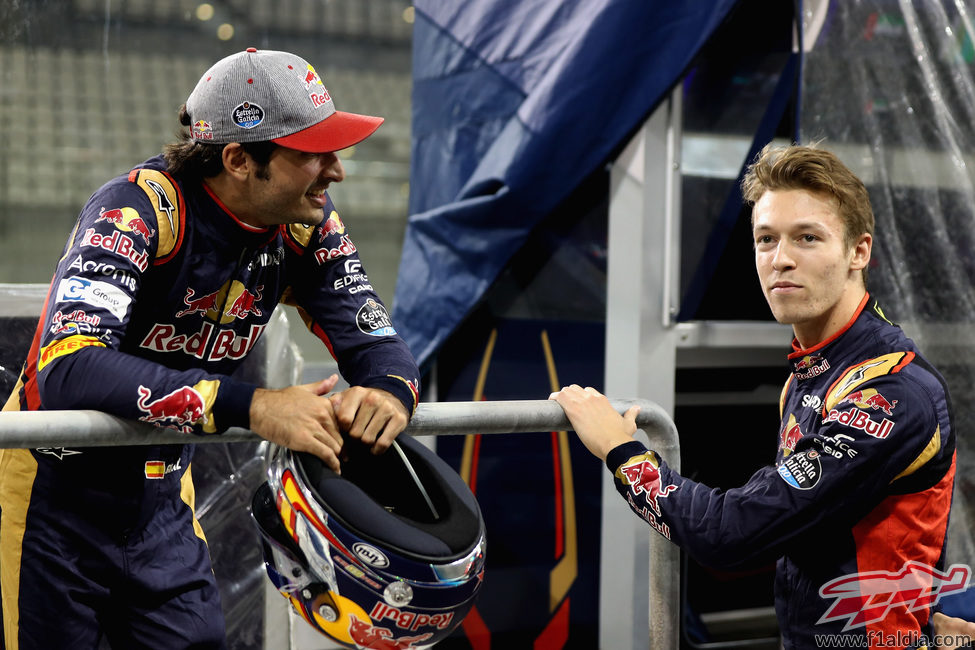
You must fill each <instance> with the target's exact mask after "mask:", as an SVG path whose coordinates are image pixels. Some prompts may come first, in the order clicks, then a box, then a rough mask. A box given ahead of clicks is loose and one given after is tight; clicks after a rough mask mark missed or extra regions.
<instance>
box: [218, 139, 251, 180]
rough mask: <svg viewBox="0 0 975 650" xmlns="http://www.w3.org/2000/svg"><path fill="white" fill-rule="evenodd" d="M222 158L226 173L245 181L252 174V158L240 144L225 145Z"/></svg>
mask: <svg viewBox="0 0 975 650" xmlns="http://www.w3.org/2000/svg"><path fill="white" fill-rule="evenodd" d="M220 156H221V158H222V160H223V169H224V171H225V172H227V173H228V174H230V175H231V176H233V177H235V178H240V179H241V180H243V179H245V178H247V176H248V175H249V174H250V172H251V164H252V161H251V158H250V156H248V155H247V153H246V152H245V151H244V147H242V146H241V145H240V143H239V142H231V143H230V144H228V145H225V146H224V148H223V151H222V152H221V154H220Z"/></svg>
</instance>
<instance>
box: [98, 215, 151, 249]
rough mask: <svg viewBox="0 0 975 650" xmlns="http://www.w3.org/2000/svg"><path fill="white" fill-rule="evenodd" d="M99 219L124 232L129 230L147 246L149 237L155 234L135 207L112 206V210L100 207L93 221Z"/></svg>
mask: <svg viewBox="0 0 975 650" xmlns="http://www.w3.org/2000/svg"><path fill="white" fill-rule="evenodd" d="M99 221H107V222H109V223H111V224H114V226H115V227H116V228H118V229H119V230H123V231H125V232H131V233H132V234H134V235H137V236H139V237H142V241H143V243H144V244H146V245H147V246H148V245H149V239H150V238H151V237H152V236H153V235H155V234H156V231H155V229H153V228H151V227H150V226H149V224H147V223H146V222H145V221H144V220H143V219H142V217H141V216H139V213H138V212H137V211H136V209H135V208H129V207H124V208H114V209H112V210H106V209H105V208H102V209H101V210H100V211H99V213H98V218H97V219H95V223H98V222H99Z"/></svg>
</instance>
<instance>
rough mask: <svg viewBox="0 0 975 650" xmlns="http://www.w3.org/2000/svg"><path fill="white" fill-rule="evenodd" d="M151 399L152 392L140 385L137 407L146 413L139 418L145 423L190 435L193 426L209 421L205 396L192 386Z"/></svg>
mask: <svg viewBox="0 0 975 650" xmlns="http://www.w3.org/2000/svg"><path fill="white" fill-rule="evenodd" d="M151 397H152V390H150V389H149V388H147V387H145V386H141V385H140V386H139V399H138V400H137V401H136V405H137V406H138V407H139V410H140V411H142V412H143V413H144V415H140V416H139V419H140V420H142V421H143V422H149V423H151V424H155V425H157V426H168V427H172V428H175V429H179V430H180V431H183V432H184V433H190V432H192V430H193V426H192V425H194V424H196V423H197V422H206V420H207V418H206V407H205V404H204V401H203V396H202V395H200V393H199V392H197V391H196V390H195V389H194V388H192V387H191V386H182V387H180V388H177V389H176V390H174V391H173V392H171V393H167V394H166V395H163V396H162V397H160V398H158V399H155V400H153V399H151Z"/></svg>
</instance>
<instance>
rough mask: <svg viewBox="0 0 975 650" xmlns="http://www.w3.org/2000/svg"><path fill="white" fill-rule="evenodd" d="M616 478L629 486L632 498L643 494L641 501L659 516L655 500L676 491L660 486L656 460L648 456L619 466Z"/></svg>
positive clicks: (674, 486)
mask: <svg viewBox="0 0 975 650" xmlns="http://www.w3.org/2000/svg"><path fill="white" fill-rule="evenodd" d="M617 476H619V477H620V478H621V480H622V481H623V484H624V485H628V486H630V491H631V492H633V495H634V496H640V495H641V494H645V495H646V496H644V497H643V499H644V500H645V501H646V502H647V505H649V506H650V508H651V509H652V510H653V511H654V512H655V513H656V514H658V515H659V514H660V504H659V503H658V501H657V499H660V498H663V497H665V496H667V495H668V494H670V493H671V492H673V491H674V490H676V489H677V486H676V485H667V486H662V485H661V481H660V469H659V467H658V466H657V463H656V460H655V459H654V458H653V457H652V456H650V455H649V454H644V455H643V456H637V457H636V458H632V459H630V460H629V461H627V462H626V463H624V464H623V465H621V466H620V468H619V470H618V471H617Z"/></svg>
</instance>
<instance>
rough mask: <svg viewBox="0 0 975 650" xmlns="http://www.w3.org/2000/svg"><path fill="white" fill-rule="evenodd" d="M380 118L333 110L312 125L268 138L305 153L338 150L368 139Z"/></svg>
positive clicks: (379, 122) (381, 119)
mask: <svg viewBox="0 0 975 650" xmlns="http://www.w3.org/2000/svg"><path fill="white" fill-rule="evenodd" d="M383 121H384V119H383V118H381V117H373V116H371V115H359V114H358V113H345V112H343V111H335V112H334V113H332V114H331V115H329V116H328V117H326V118H325V119H324V120H322V121H321V122H319V123H318V124H315V125H314V126H309V127H308V128H307V129H303V130H301V131H298V132H297V133H292V134H291V135H286V136H284V137H281V138H274V139H272V140H271V141H272V142H274V143H275V144H279V145H281V146H282V147H288V148H289V149H297V150H298V151H306V152H308V153H325V152H328V151H340V150H342V149H346V148H348V147H351V146H352V145H354V144H358V143H360V142H362V141H363V140H365V139H366V138H368V137H369V136H370V135H372V134H373V133H374V132H375V130H376V129H378V128H379V125H380V124H382V123H383Z"/></svg>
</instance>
